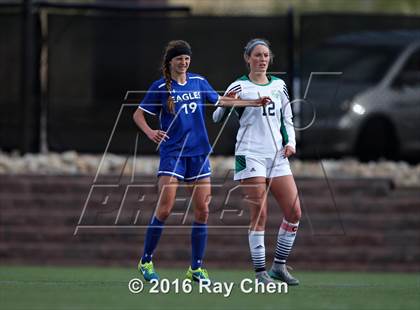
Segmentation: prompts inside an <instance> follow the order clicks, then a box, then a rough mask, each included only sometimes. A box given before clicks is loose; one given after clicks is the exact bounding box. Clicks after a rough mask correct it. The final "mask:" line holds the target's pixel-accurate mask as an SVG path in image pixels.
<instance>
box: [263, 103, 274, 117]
mask: <svg viewBox="0 0 420 310" xmlns="http://www.w3.org/2000/svg"><path fill="white" fill-rule="evenodd" d="M262 109H263V116H267V110H268V115H269V116H274V115H276V112H275V111H274V110H275V105H274V101H271V102H270V104H268V105H266V106H264V107H262ZM266 109H267V110H266Z"/></svg>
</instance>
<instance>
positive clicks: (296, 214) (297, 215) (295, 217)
mask: <svg viewBox="0 0 420 310" xmlns="http://www.w3.org/2000/svg"><path fill="white" fill-rule="evenodd" d="M301 217H302V210H301V209H300V206H299V205H296V206H294V207H293V208H291V209H290V211H289V212H286V214H285V218H286V221H288V222H290V223H297V222H299V221H300V219H301Z"/></svg>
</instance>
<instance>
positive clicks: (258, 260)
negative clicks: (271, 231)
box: [248, 231, 265, 272]
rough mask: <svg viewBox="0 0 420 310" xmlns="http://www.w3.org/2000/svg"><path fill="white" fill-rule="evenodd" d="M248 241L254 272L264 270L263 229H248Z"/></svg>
mask: <svg viewBox="0 0 420 310" xmlns="http://www.w3.org/2000/svg"><path fill="white" fill-rule="evenodd" d="M248 241H249V249H250V250H251V258H252V263H253V265H254V269H255V272H261V271H265V245H264V231H250V232H249V234H248Z"/></svg>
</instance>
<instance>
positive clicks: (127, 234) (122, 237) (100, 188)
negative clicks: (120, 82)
mask: <svg viewBox="0 0 420 310" xmlns="http://www.w3.org/2000/svg"><path fill="white" fill-rule="evenodd" d="M93 179H94V178H93V176H34V175H32V176H11V175H2V176H1V177H0V263H1V264H37V265H39V264H42V265H43V264H54V265H124V266H135V264H136V261H137V259H138V256H139V254H140V253H141V252H142V247H143V240H144V234H145V227H144V225H146V224H147V222H148V220H149V218H150V216H151V214H152V212H153V209H154V206H155V205H156V200H157V195H156V192H157V187H156V184H155V183H156V179H155V178H154V177H152V178H150V177H138V178H137V179H135V180H134V182H131V180H129V179H125V178H123V179H118V177H114V176H106V177H101V178H99V179H98V180H97V182H96V183H95V186H93V187H92V182H93ZM230 180H231V177H228V178H226V179H221V178H214V179H213V189H212V194H213V196H212V200H211V211H210V217H209V225H210V228H209V242H208V247H207V251H206V265H207V266H219V267H226V268H244V267H250V266H251V264H250V258H249V252H248V243H247V227H246V226H247V224H248V211H247V208H246V206H245V205H244V202H243V196H242V193H241V191H240V189H235V187H236V186H237V183H234V182H232V181H230ZM297 184H298V187H299V191H300V199H301V202H302V207H303V218H302V221H301V226H300V230H299V233H298V237H297V241H296V245H295V247H294V250H293V252H292V254H291V256H290V259H289V264H290V265H292V266H294V267H297V268H299V269H303V270H314V269H318V270H395V271H418V270H420V189H419V188H404V189H403V188H394V187H393V185H392V183H391V182H390V181H388V180H383V179H332V180H328V181H327V180H323V179H309V178H305V179H297ZM188 197H189V196H188V194H186V193H185V192H184V190H183V189H180V190H179V195H178V198H179V200H178V201H177V202H176V205H175V207H174V214H173V215H172V216H171V217H170V218H169V219H168V221H167V224H166V225H168V228H167V229H165V231H164V234H163V237H162V239H161V243H160V244H159V247H158V250H157V252H156V254H155V259H156V261H158V262H159V265H160V266H165V267H172V266H187V265H188V264H189V255H190V243H189V239H190V236H189V233H190V229H189V227H188V226H189V224H190V223H191V221H192V210H189V212H188V213H187V215H186V216H185V210H186V209H187V207H188V203H189V201H188ZM88 198H89V199H88ZM223 210H225V211H224V212H223ZM81 214H83V216H81ZM222 215H223V216H222ZM221 216H222V219H220V218H221ZM281 219H282V215H281V212H280V208H279V207H278V206H277V205H276V204H275V202H274V199H273V198H272V197H271V196H270V197H269V220H268V223H267V231H266V247H267V249H268V258H267V260H268V262H270V261H271V260H272V257H273V252H274V246H275V239H276V233H277V229H278V226H279V223H280V222H281ZM183 220H184V221H185V222H184V224H182V221H183ZM79 221H80V224H79Z"/></svg>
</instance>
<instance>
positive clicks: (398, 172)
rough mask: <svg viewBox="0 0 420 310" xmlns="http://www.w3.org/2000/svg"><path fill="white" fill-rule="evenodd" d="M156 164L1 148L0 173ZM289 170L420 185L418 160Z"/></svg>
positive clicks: (226, 163)
mask: <svg viewBox="0 0 420 310" xmlns="http://www.w3.org/2000/svg"><path fill="white" fill-rule="evenodd" d="M211 164H212V170H213V175H215V176H226V175H227V174H228V173H229V171H230V175H232V174H233V172H232V171H231V170H232V169H233V167H234V158H233V157H225V156H213V157H211ZM158 165H159V159H158V158H157V157H156V156H139V157H137V158H135V159H134V158H133V157H130V156H120V155H114V154H108V155H107V156H106V157H105V158H104V160H103V161H102V156H101V155H89V154H78V153H77V152H73V151H69V152H65V153H61V154H59V153H48V154H26V155H23V156H20V155H18V154H17V153H12V154H6V153H2V152H0V174H41V175H45V174H46V175H62V174H67V175H72V174H77V175H80V174H82V175H94V174H96V173H97V171H98V167H99V166H100V174H120V173H121V171H122V169H124V172H123V173H124V175H131V174H132V172H133V170H132V169H133V167H135V173H136V174H144V175H155V174H156V171H157V168H158ZM291 165H292V170H293V173H294V175H295V176H298V177H324V170H325V173H326V175H327V176H328V177H334V178H343V177H364V178H369V177H375V178H389V179H392V180H393V181H394V182H395V184H396V186H402V187H420V164H418V165H409V164H408V163H406V162H390V161H379V162H369V163H360V162H358V161H357V160H354V159H342V160H330V159H326V160H322V161H301V160H296V159H295V160H292V161H291Z"/></svg>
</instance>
